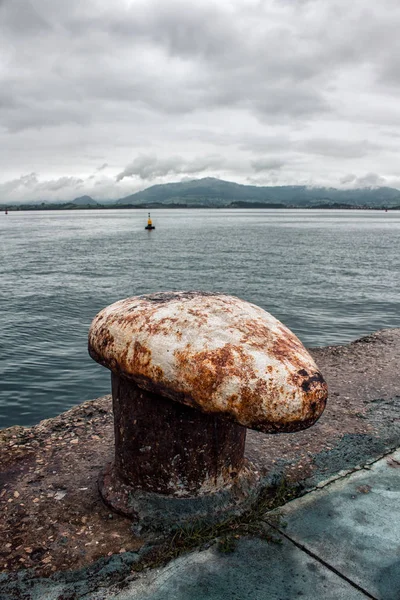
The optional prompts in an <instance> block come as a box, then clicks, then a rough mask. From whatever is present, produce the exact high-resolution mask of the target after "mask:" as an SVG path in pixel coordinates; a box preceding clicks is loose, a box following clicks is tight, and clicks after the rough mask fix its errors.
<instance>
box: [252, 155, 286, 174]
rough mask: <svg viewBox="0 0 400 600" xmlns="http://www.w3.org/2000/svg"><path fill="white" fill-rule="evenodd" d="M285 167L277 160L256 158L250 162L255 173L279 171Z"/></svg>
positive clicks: (283, 162)
mask: <svg viewBox="0 0 400 600" xmlns="http://www.w3.org/2000/svg"><path fill="white" fill-rule="evenodd" d="M284 165H285V161H283V160H279V159H278V158H258V159H256V160H252V161H251V166H252V167H253V169H254V171H255V172H256V173H259V172H260V171H279V169H281V168H282V167H283V166H284Z"/></svg>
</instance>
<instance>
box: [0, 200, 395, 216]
mask: <svg viewBox="0 0 400 600" xmlns="http://www.w3.org/2000/svg"><path fill="white" fill-rule="evenodd" d="M120 209H121V210H138V209H140V210H158V209H170V210H176V209H190V210H193V209H212V210H221V209H222V210H223V209H237V210H243V209H263V210H369V211H371V210H373V211H374V210H375V211H376V210H378V211H381V212H382V211H383V212H385V211H387V212H389V211H394V210H395V211H398V210H400V206H388V207H385V206H383V207H382V206H351V205H348V204H346V205H345V204H340V205H338V204H325V205H315V206H298V205H277V204H261V203H260V204H259V203H255V202H248V203H243V204H240V206H237V203H232V204H227V205H225V206H206V205H199V206H193V205H187V204H173V205H171V204H142V205H135V204H118V205H116V204H110V205H98V206H71V205H70V204H69V203H68V204H62V205H55V206H53V205H51V204H46V205H45V206H42V205H39V206H33V205H25V204H23V205H13V206H10V205H3V206H0V212H3V213H4V212H5V211H8V212H32V211H37V212H40V211H58V210H70V211H80V210H120Z"/></svg>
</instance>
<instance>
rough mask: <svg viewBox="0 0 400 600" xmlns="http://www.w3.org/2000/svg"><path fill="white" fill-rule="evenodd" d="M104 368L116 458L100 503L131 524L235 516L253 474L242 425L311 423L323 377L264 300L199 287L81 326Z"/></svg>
mask: <svg viewBox="0 0 400 600" xmlns="http://www.w3.org/2000/svg"><path fill="white" fill-rule="evenodd" d="M89 353H90V355H91V357H92V358H93V359H94V360H96V361H97V362H99V363H100V364H102V365H104V366H105V367H107V368H108V369H110V370H111V371H112V396H113V410H114V427H115V460H114V462H113V463H111V464H110V465H108V466H106V467H105V469H104V470H103V471H102V473H101V475H100V478H99V490H100V493H101V496H102V498H103V500H104V501H105V503H106V504H108V505H109V506H111V507H112V508H113V509H114V510H116V511H118V512H121V513H123V514H125V515H129V516H130V517H131V518H132V519H133V521H135V522H136V523H137V524H138V525H137V527H138V528H139V529H140V528H141V527H144V528H150V529H151V528H154V529H160V528H161V529H163V528H165V527H168V526H171V525H173V524H176V523H184V522H185V521H187V520H188V519H193V518H206V519H208V520H218V519H219V518H221V517H222V516H223V517H224V518H225V517H226V515H227V514H231V513H234V514H239V513H240V512H241V511H243V510H246V508H247V507H248V505H249V503H250V502H251V501H252V500H254V494H255V493H256V490H257V489H258V480H259V477H258V474H257V472H256V471H255V469H254V467H253V466H252V465H251V464H250V463H249V462H248V461H246V460H245V458H244V446H245V439H246V428H251V429H256V430H258V431H262V432H265V433H280V432H295V431H299V430H301V429H305V428H307V427H310V426H311V425H313V423H315V421H316V420H317V419H318V418H319V416H320V415H321V414H322V412H323V410H324V407H325V403H326V398H327V386H326V383H325V382H324V379H323V377H322V375H321V374H320V373H319V371H318V368H317V366H316V365H315V363H314V361H313V359H312V358H311V356H310V355H309V353H308V352H307V351H306V349H305V348H304V346H303V345H302V344H301V342H300V341H299V340H298V338H297V337H296V336H295V335H294V334H293V333H292V332H291V331H290V330H289V329H287V328H286V327H285V326H284V325H282V323H280V322H279V321H278V320H277V319H275V318H274V317H273V316H271V315H270V314H269V313H267V312H265V311H264V310H263V309H261V308H259V307H257V306H255V305H254V304H250V303H248V302H245V301H243V300H240V299H238V298H235V297H232V296H227V295H223V294H214V293H208V292H165V293H157V294H151V295H144V296H137V297H133V298H127V299H125V300H121V301H119V302H116V303H115V304H112V305H111V306H108V307H107V308H105V309H104V310H102V311H101V312H100V313H99V314H98V315H97V316H96V317H95V319H94V320H93V323H92V325H91V328H90V332H89Z"/></svg>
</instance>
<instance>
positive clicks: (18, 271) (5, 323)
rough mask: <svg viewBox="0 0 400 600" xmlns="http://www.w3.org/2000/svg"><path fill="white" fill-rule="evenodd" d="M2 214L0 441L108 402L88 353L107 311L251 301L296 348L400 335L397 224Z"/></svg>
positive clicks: (275, 215) (163, 214)
mask: <svg viewBox="0 0 400 600" xmlns="http://www.w3.org/2000/svg"><path fill="white" fill-rule="evenodd" d="M152 217H153V221H154V224H155V225H156V229H155V231H151V232H148V231H145V230H144V225H145V224H146V218H147V211H145V210H100V211H96V210H94V211H73V212H71V211H65V212H64V211H53V212H52V211H48V212H47V211H46V212H12V213H9V214H8V216H6V215H4V214H1V215H0V257H1V262H0V428H2V427H6V426H9V425H13V424H20V425H30V424H33V423H36V422H38V421H39V420H40V419H43V418H47V417H50V416H53V415H56V414H58V413H60V412H62V411H64V410H66V409H68V408H70V407H71V406H73V405H74V404H77V403H80V402H82V401H84V400H87V399H90V398H95V397H97V396H99V395H102V394H105V393H108V392H109V390H110V381H109V379H110V378H109V372H108V371H107V370H106V369H104V368H102V367H100V366H99V365H97V364H96V363H94V362H93V361H92V360H91V359H90V358H89V356H88V354H87V349H86V346H87V331H88V327H89V325H90V322H91V320H92V318H93V317H94V316H95V314H96V313H97V312H98V311H99V310H100V309H101V308H103V307H104V306H106V305H108V304H110V303H112V302H115V301H116V300H119V299H121V298H126V297H128V296H133V295H137V294H143V293H147V292H154V291H158V290H185V289H203V290H212V291H222V292H226V293H228V294H233V295H236V296H239V297H241V298H243V299H245V300H249V301H250V302H254V303H255V304H258V305H260V306H262V307H263V308H264V309H266V310H267V311H269V312H271V313H272V314H273V315H275V316H276V317H277V318H279V319H280V320H281V321H283V322H284V323H285V324H286V325H287V326H288V327H289V328H291V329H292V330H293V331H294V332H295V333H296V334H297V335H298V336H299V337H300V339H301V340H302V341H303V342H304V343H305V344H306V345H307V346H323V345H327V344H342V343H345V342H348V341H350V340H352V339H355V338H357V337H359V336H362V335H365V334H367V333H369V332H373V331H375V330H377V329H381V328H384V327H400V298H399V290H400V252H399V246H400V244H399V240H400V212H388V213H385V212H375V211H328V210H313V211H311V210H293V211H292V210H156V211H153V212H152Z"/></svg>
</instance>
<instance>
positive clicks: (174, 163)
mask: <svg viewBox="0 0 400 600" xmlns="http://www.w3.org/2000/svg"><path fill="white" fill-rule="evenodd" d="M223 162H224V161H223V160H222V159H221V158H220V157H218V156H206V157H200V158H194V159H192V160H186V159H184V158H183V157H181V156H170V157H167V158H158V157H157V156H156V155H150V154H141V155H139V156H138V157H137V158H135V160H134V161H133V162H131V163H130V164H129V165H128V166H126V167H125V169H124V170H123V171H121V173H118V175H117V176H116V180H117V181H122V180H123V179H124V178H125V177H139V178H140V179H143V180H149V179H157V178H158V177H165V176H166V175H194V174H198V173H203V172H204V171H208V170H212V169H215V168H218V167H221V166H222V164H223Z"/></svg>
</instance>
